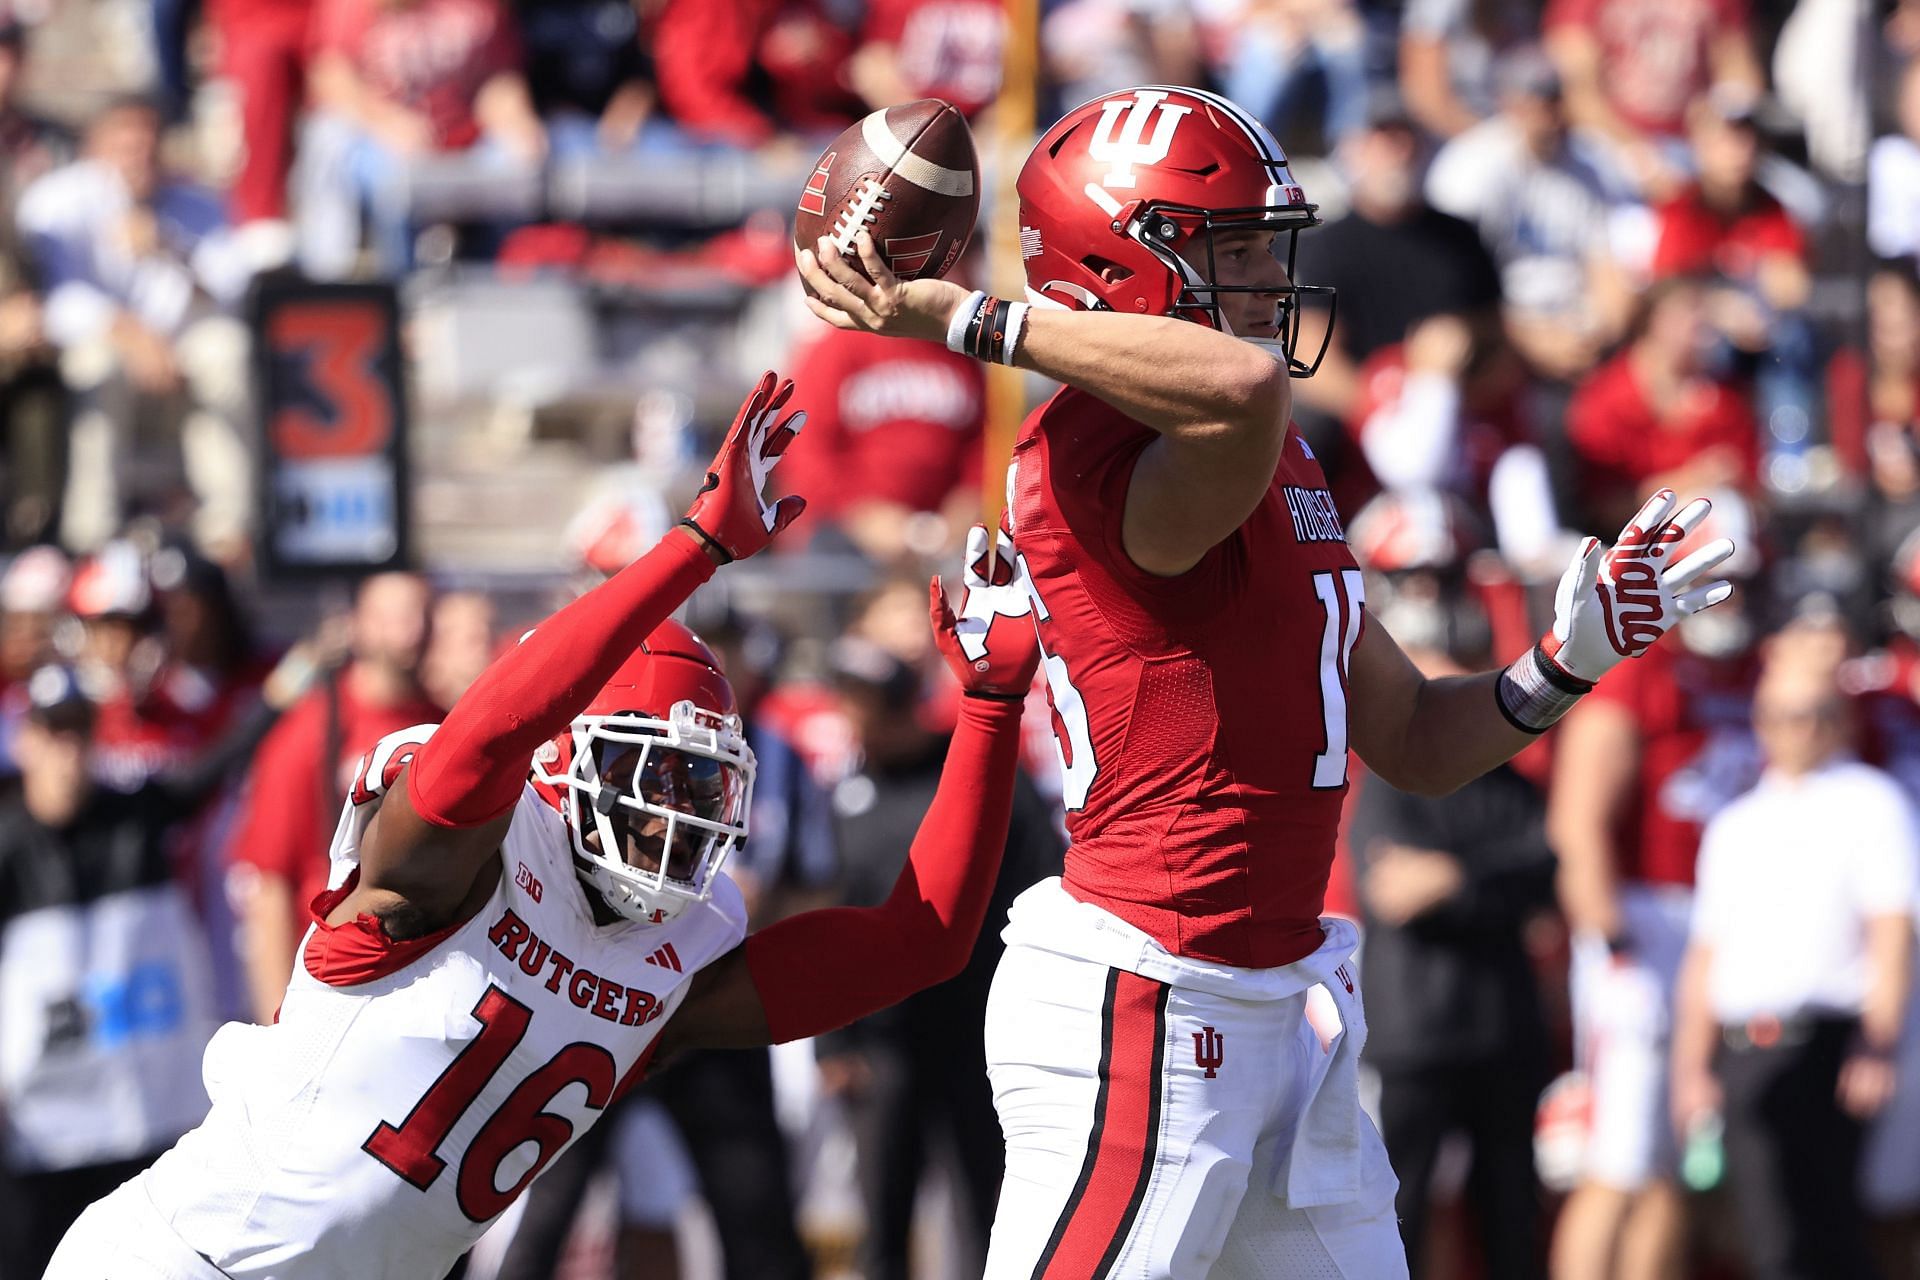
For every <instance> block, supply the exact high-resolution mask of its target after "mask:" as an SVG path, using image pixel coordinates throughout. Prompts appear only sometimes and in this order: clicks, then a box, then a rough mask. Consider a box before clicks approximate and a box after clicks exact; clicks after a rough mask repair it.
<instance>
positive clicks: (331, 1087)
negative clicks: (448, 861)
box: [145, 725, 746, 1280]
mask: <svg viewBox="0 0 1920 1280" xmlns="http://www.w3.org/2000/svg"><path fill="white" fill-rule="evenodd" d="M432 728H433V726H431V725H425V726H418V727H416V728H413V729H408V730H404V731H402V732H401V733H397V734H393V735H391V736H389V737H387V738H385V739H383V740H382V741H381V743H380V745H379V746H378V747H377V748H376V749H375V750H374V752H372V753H371V755H370V756H369V758H368V760H367V761H366V762H365V763H363V765H362V768H361V771H360V776H359V777H358V778H357V779H356V781H355V785H354V787H353V791H352V793H351V794H350V796H349V797H348V800H347V805H346V808H345V810H344V812H343V813H342V816H341V820H340V826H339V828H338V829H337V831H336V832H335V834H334V840H333V850H332V857H333V877H332V880H331V883H332V884H333V885H334V886H335V889H336V891H337V890H340V889H343V888H344V887H345V886H346V885H347V884H348V882H349V880H350V879H351V877H353V876H354V875H355V873H356V871H357V867H358V863H359V858H358V849H359V842H360V839H361V837H362V835H363V833H364V832H365V830H366V826H367V822H368V820H369V819H370V818H371V817H372V815H373V813H374V811H375V810H376V808H377V804H376V803H375V802H376V801H377V800H378V798H379V797H380V796H381V795H383V794H384V793H385V791H386V788H387V786H388V785H390V784H391V783H392V782H393V780H394V777H395V775H396V774H397V773H398V772H399V769H400V766H401V765H402V764H404V763H405V761H406V759H407V758H408V756H410V755H411V753H412V750H413V749H414V747H416V746H417V745H418V744H419V743H420V742H422V741H424V740H425V738H426V736H427V735H428V734H429V733H431V731H432ZM322 914H324V913H322ZM362 919H363V920H364V919H365V918H364V917H363V918H362ZM375 927H376V928H377V926H375ZM355 929H356V926H355V925H351V924H350V925H342V926H339V928H338V929H337V930H329V929H327V928H325V927H324V926H321V925H318V924H316V925H314V926H312V927H310V928H309V930H308V932H307V936H306V939H305V941H304V942H303V944H302V946H301V953H300V957H299V961H298V963H297V964H296V966H295V969H294V973H293V980H292V982H291V984H290V985H289V986H288V988H287V996H286V1000H285V1002H284V1003H283V1004H282V1005H281V1008H280V1017H279V1020H278V1022H277V1023H276V1024H275V1025H273V1026H270V1027H259V1026H249V1025H243V1024H239V1023H233V1024H229V1025H227V1026H226V1027H224V1028H222V1029H221V1030H220V1031H219V1033H218V1034H217V1035H215V1037H214V1039H213V1042H212V1043H211V1044H210V1045H209V1046H208V1048H207V1054H206V1060H205V1067H204V1074H205V1078H206V1086H207V1093H208V1095H209V1096H210V1097H211V1098H212V1100H213V1109H212V1111H211V1112H210V1113H209V1115H208V1117H207V1120H206V1123H204V1124H203V1125H201V1126H200V1127H199V1128H198V1129H195V1130H194V1131H193V1132H191V1133H189V1134H188V1135H187V1136H186V1137H184V1138H182V1139H181V1140H180V1143H179V1145H178V1146H177V1147H175V1148H174V1149H173V1150H172V1151H170V1152H168V1153H167V1154H166V1155H165V1156H162V1157H161V1158H160V1160H159V1161H158V1162H157V1163H156V1164H155V1165H154V1166H153V1168H152V1169H151V1170H149V1172H148V1173H147V1174H146V1175H145V1182H146V1185H147V1187H148V1190H149V1193H150V1195H151V1197H152V1199H153V1202H154V1204H155V1206H156V1207H157V1208H158V1209H159V1211H160V1213H161V1215H162V1216H163V1217H164V1218H166V1219H167V1221H168V1222H170V1223H171V1224H172V1226H173V1228H174V1230H175V1231H177V1232H178V1233H179V1235H180V1237H181V1239H182V1240H183V1241H185V1242H186V1243H187V1244H188V1245H190V1246H191V1247H192V1248H193V1249H194V1250H195V1251H196V1252H198V1253H200V1254H201V1255H203V1256H204V1257H205V1258H207V1259H208V1260H209V1261H211V1262H212V1263H213V1264H214V1265H216V1266H218V1267H219V1268H220V1269H221V1270H223V1271H225V1272H226V1273H227V1274H228V1275H229V1276H232V1277H234V1280H270V1278H271V1280H309V1278H312V1280H320V1278H322V1277H325V1278H326V1280H346V1278H347V1277H352V1280H382V1278H390V1280H434V1278H435V1277H439V1276H443V1275H445V1274H446V1273H447V1271H448V1270H449V1269H450V1268H451V1267H452V1266H453V1265H454V1263H455V1262H456V1261H457V1260H458V1259H459V1257H460V1256H461V1255H462V1254H463V1253H464V1252H465V1251H466V1250H467V1249H468V1248H469V1247H470V1246H471V1245H472V1244H473V1242H474V1241H475V1240H477V1239H479V1238H480V1236H481V1234H482V1233H483V1232H485V1231H486V1229H487V1227H488V1226H489V1225H490V1224H491V1223H492V1221H493V1219H494V1218H496V1217H497V1216H498V1215H499V1214H500V1213H501V1212H502V1211H503V1210H505V1209H506V1207H507V1206H508V1205H509V1204H511V1203H512V1202H513V1200H514V1198H515V1197H516V1196H518V1195H519V1194H520V1193H521V1192H522V1191H524V1190H525V1189H526V1187H527V1184H528V1183H530V1182H531V1181H532V1180H533V1179H534V1177H535V1176H536V1175H538V1174H539V1172H540V1171H541V1170H542V1169H544V1168H546V1166H547V1165H548V1164H550V1163H551V1162H552V1161H553V1159H554V1158H555V1157H556V1156H558V1155H559V1154H560V1153H561V1152H562V1151H563V1150H565V1149H566V1147H567V1146H568V1145H569V1144H570V1143H571V1142H572V1141H573V1139H574V1138H575V1137H577V1136H578V1135H579V1133H580V1132H581V1131H582V1130H584V1129H585V1128H586V1126H588V1125H590V1124H592V1123H593V1122H594V1121H595V1120H597V1119H598V1118H599V1117H600V1114H601V1112H602V1111H603V1110H604V1109H605V1108H606V1106H607V1105H608V1103H609V1102H610V1101H611V1100H612V1099H613V1098H614V1097H615V1096H616V1095H617V1094H618V1093H619V1092H620V1091H621V1090H622V1089H624V1088H625V1087H627V1086H628V1085H630V1084H631V1083H633V1081H634V1080H635V1079H637V1078H638V1075H639V1073H640V1071H642V1070H643V1069H644V1067H645V1062H646V1058H647V1056H648V1051H649V1047H650V1046H651V1045H652V1043H653V1041H654V1040H655V1038H656V1037H657V1036H658V1034H659V1031H660V1028H661V1027H662V1026H664V1025H665V1023H666V1019H667V1018H668V1017H670V1016H671V1015H672V1013H673V1011H674V1010H675V1009H676V1008H678V1006H679V1004H680V1002H681V1000H682V999H683V998H684V997H685V995H686V992H687V986H688V984H689V983H690V982H691V981H692V979H693V975H694V974H695V973H696V972H698V971H699V969H700V968H701V967H702V966H704V965H706V964H708V963H710V962H712V961H713V960H715V959H717V958H719V957H720V956H721V955H724V954H725V953H726V952H727V951H729V950H730V949H732V948H733V947H734V946H735V945H736V944H738V943H739V941H740V939H741V938H742V936H744V934H745V931H746V913H745V910H744V908H743V906H742V904H741V900H740V893H739V890H738V889H737V888H736V887H735V886H734V884H733V882H732V881H731V880H728V879H727V878H726V877H725V876H721V877H719V878H718V879H717V880H716V882H715V885H714V892H713V896H712V898H711V899H710V900H709V901H708V902H706V903H704V904H701V905H699V906H695V907H693V908H690V909H688V910H687V911H685V912H683V913H681V915H680V916H679V917H677V918H676V919H674V920H672V921H669V922H668V923H665V924H661V925H643V924H640V923H637V922H632V921H627V920H621V921H619V922H618V923H615V924H610V925H600V924H596V923H595V922H594V918H593V915H592V913H591V911H590V910H589V908H588V905H587V898H586V896H585V889H584V886H583V885H582V884H581V882H580V880H579V878H578V876H577V875H576V874H575V873H574V869H573V851H572V842H571V839H570V837H569V835H568V832H567V829H566V825H565V823H564V822H563V820H562V819H561V817H560V815H559V814H558V813H557V812H555V811H554V810H553V808H552V807H551V806H549V805H548V804H547V803H546V802H545V801H543V800H542V799H541V798H540V797H539V795H538V794H537V793H536V792H535V791H534V790H533V789H532V788H531V787H528V788H527V789H526V790H525V791H523V792H522V794H521V797H520V802H519V805H518V807H517V808H516V809H515V810H514V813H513V821H512V825H511V826H510V827H509V828H508V831H507V835H506V838H505V840H504V841H503V843H502V870H501V875H500V882H499V884H498V885H497V886H496V887H495V889H494V892H493V896H492V897H491V898H489V899H488V900H487V903H486V905H485V906H484V907H482V908H481V910H480V911H479V912H478V913H477V914H476V915H474V916H473V917H472V918H471V919H469V920H467V921H466V922H465V923H463V924H460V925H457V926H455V927H454V928H453V929H452V930H451V931H449V932H447V933H446V934H444V935H441V936H437V939H436V940H428V941H423V942H422V943H420V944H405V943H402V944H393V948H394V950H395V951H396V952H397V953H398V954H396V955H394V956H393V957H392V959H391V960H390V961H387V962H384V963H378V964H374V965H373V966H371V969H370V968H369V966H368V964H367V963H366V957H367V955H368V954H370V953H371V952H370V949H368V948H365V947H364V946H363V947H360V948H358V949H356V948H355V947H353V946H352V945H345V946H341V945H336V944H337V943H339V942H340V941H341V939H339V938H336V937H335V936H334V935H336V934H344V933H346V932H347V931H349V930H355ZM361 932H362V933H364V930H362V931H361ZM346 941H347V942H348V943H351V942H352V941H353V940H352V939H347V940H346ZM396 966H397V967H396Z"/></svg>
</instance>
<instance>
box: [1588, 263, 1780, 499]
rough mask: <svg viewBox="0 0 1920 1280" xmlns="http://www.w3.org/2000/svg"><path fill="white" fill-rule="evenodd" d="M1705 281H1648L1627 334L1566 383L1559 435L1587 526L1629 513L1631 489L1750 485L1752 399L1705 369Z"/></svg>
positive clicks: (1754, 445)
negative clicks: (1567, 398) (1573, 464)
mask: <svg viewBox="0 0 1920 1280" xmlns="http://www.w3.org/2000/svg"><path fill="white" fill-rule="evenodd" d="M1711 336H1712V335H1711V334H1710V332H1709V331H1708V329H1707V322H1706V290H1705V287H1704V286H1703V285H1702V284H1701V282H1700V281H1698V280H1696V279H1694V278H1693V277H1691V276H1673V277H1670V278H1668V279H1666V280H1662V281H1660V282H1658V283H1656V284H1655V285H1654V286H1653V287H1652V288H1651V289H1650V290H1648V293H1647V297H1646V301H1645V303H1644V304H1643V307H1642V311H1641V316H1640V321H1639V323H1638V325H1637V326H1636V328H1635V330H1634V335H1633V338H1632V340H1631V341H1630V342H1629V343H1628V345H1627V347H1626V348H1625V349H1624V350H1622V351H1621V352H1620V354H1618V355H1616V356H1614V357H1613V359H1611V360H1609V361H1607V362H1606V363H1605V364H1602V365H1601V366H1600V367H1599V368H1598V369H1596V370H1594V371H1593V373H1592V374H1591V375H1589V376H1588V378H1587V379H1586V381H1584V382H1582V383H1581V384H1580V386H1579V387H1578V388H1577V389H1576V390H1575V391H1574V393H1573V401H1572V403H1571V404H1570V405H1569V406H1568V408H1567V439H1568V443H1569V444H1570V445H1571V446H1572V449H1573V453H1574V457H1575V459H1576V461H1577V465H1578V468H1579V473H1580V476H1579V496H1580V500H1581V502H1582V505H1583V507H1584V511H1583V513H1582V514H1583V516H1584V519H1585V521H1586V523H1587V525H1588V526H1589V527H1593V528H1610V527H1614V526H1617V525H1619V524H1621V523H1622V522H1624V521H1625V520H1626V519H1627V517H1629V516H1631V515H1632V514H1633V511H1634V509H1635V506H1636V504H1637V502H1638V500H1639V499H1638V497H1637V495H1639V494H1642V493H1645V492H1650V491H1651V490H1653V489H1655V488H1658V487H1660V486H1662V485H1671V486H1674V487H1675V488H1676V489H1678V490H1680V491H1682V492H1687V493H1699V492H1702V491H1709V490H1713V489H1718V488H1726V487H1732V488H1736V489H1741V490H1744V491H1751V490H1752V488H1753V485H1754V476H1755V470H1756V467H1757V465H1758V453H1759V448H1758V431H1757V428H1756V427H1755V425H1754V416H1753V404H1752V401H1751V400H1750V398H1749V397H1748V395H1747V393H1746V392H1745V391H1744V390H1743V389H1741V388H1740V387H1738V386H1736V385H1735V384H1733V383H1731V382H1728V381H1725V380H1723V379H1720V378H1716V377H1715V376H1713V375H1712V374H1711V373H1710V372H1709V370H1708V368H1707V365H1706V363H1705V360H1704V355H1705V351H1706V348H1707V346H1708V344H1709V342H1710V341H1711Z"/></svg>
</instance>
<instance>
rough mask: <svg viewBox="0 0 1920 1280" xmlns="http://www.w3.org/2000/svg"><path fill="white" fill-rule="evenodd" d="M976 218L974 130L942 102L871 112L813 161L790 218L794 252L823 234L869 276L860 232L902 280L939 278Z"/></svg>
mask: <svg viewBox="0 0 1920 1280" xmlns="http://www.w3.org/2000/svg"><path fill="white" fill-rule="evenodd" d="M979 212H980V162H979V159H978V158H977V157H976V156H975V155H974V150H973V130H971V129H969V128H968V127H967V121H966V118H965V117H964V116H962V115H961V114H960V113H959V112H958V111H956V110H955V109H954V107H953V104H952V103H949V102H944V101H942V100H940V99H939V98H922V99H921V100H920V101H918V102H909V103H906V104H905V105H904V106H898V107H888V108H886V109H885V110H883V111H876V112H874V113H873V114H872V115H870V116H868V117H867V118H866V119H864V120H861V121H859V122H858V123H857V124H854V125H851V126H849V127H848V129H847V130H846V132H844V133H842V134H841V135H840V136H839V137H837V138H835V139H834V140H833V142H832V144H831V145H829V146H828V147H827V149H826V150H825V151H823V152H821V154H820V159H819V161H818V162H817V163H816V164H815V165H814V166H813V173H812V175H811V176H809V177H808V179H807V186H806V190H804V191H802V192H801V193H800V206H799V210H798V212H797V214H796V215H795V217H794V220H793V243H794V245H795V247H796V248H804V249H811V248H813V246H814V244H815V242H816V241H818V240H819V238H820V237H821V236H830V237H832V239H833V242H834V244H835V245H837V246H839V248H840V251H841V254H842V255H843V256H844V257H845V258H846V259H847V260H848V261H849V262H851V263H853V265H854V268H855V269H856V270H859V271H860V274H861V275H863V276H864V275H866V271H865V269H864V268H861V266H860V260H859V258H858V257H857V256H856V255H855V252H854V248H853V238H854V236H856V235H857V234H859V232H860V229H861V228H862V227H865V228H866V229H867V231H868V232H869V233H870V234H871V235H872V236H873V241H874V244H875V245H877V246H878V247H879V250H880V254H881V256H882V257H884V258H885V259H886V262H887V265H888V266H889V267H891V268H892V269H893V273H894V274H895V275H897V276H899V277H900V278H901V279H903V280H912V279H916V278H918V277H922V276H926V277H939V276H944V275H945V274H947V272H949V271H951V270H952V269H953V264H954V263H956V262H958V261H959V260H960V251H961V250H963V249H965V248H966V247H967V238H968V237H969V236H971V235H972V234H973V222H974V218H975V217H976V216H977V215H978V214H979Z"/></svg>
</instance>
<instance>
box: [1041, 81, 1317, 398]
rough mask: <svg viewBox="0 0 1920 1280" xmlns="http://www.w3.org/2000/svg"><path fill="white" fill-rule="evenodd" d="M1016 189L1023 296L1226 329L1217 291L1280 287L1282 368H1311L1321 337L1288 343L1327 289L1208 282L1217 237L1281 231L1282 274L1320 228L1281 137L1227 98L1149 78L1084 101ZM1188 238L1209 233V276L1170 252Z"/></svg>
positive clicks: (1045, 141)
mask: <svg viewBox="0 0 1920 1280" xmlns="http://www.w3.org/2000/svg"><path fill="white" fill-rule="evenodd" d="M1019 191H1020V254H1021V257H1022V258H1023V259H1024V260H1025V264H1026V272H1027V297H1028V299H1029V300H1030V301H1032V302H1034V303H1036V304H1039V305H1041V306H1057V307H1065V308H1067V309H1069V310H1074V311H1126V312H1133V313H1136V314H1141V315H1170V316H1179V317H1180V318H1182V319H1186V320H1194V321H1197V322H1199V323H1201V324H1206V325H1211V326H1212V327H1213V328H1216V329H1219V330H1221V331H1223V332H1231V330H1230V329H1229V328H1228V326H1227V324H1226V322H1225V320H1224V318H1223V317H1222V315H1221V312H1220V305H1219V301H1218V295H1220V294H1222V293H1254V292H1259V293H1279V294H1280V295H1281V299H1280V303H1279V312H1280V314H1279V317H1278V319H1279V331H1280V335H1279V338H1278V339H1277V342H1278V345H1279V348H1280V351H1281V353H1282V354H1283V355H1284V356H1285V358H1286V361H1287V368H1288V371H1289V372H1290V373H1292V374H1293V375H1294V376H1295V377H1298V378H1304V377H1307V376H1309V375H1310V374H1312V373H1313V371H1314V370H1315V369H1317V368H1319V367H1320V360H1321V357H1322V356H1324V355H1325V354H1326V341H1325V340H1324V339H1323V340H1322V342H1321V344H1320V350H1319V351H1318V352H1316V353H1314V356H1313V359H1312V361H1311V362H1308V361H1304V360H1302V359H1300V358H1299V354H1298V351H1297V349H1296V342H1297V339H1298V338H1299V335H1300V307H1299V299H1300V295H1302V294H1315V295H1320V296H1323V297H1325V298H1326V300H1327V303H1328V306H1329V307H1331V306H1332V305H1333V290H1332V289H1331V288H1329V287H1327V286H1325V285H1300V284H1295V285H1293V286H1292V287H1290V288H1282V289H1275V288H1273V287H1272V286H1268V285H1260V286H1253V285H1222V284H1219V283H1217V281H1218V279H1219V274H1218V271H1217V270H1216V268H1215V265H1214V256H1213V255H1214V249H1213V246H1214V236H1215V235H1217V234H1218V233H1220V232H1223V231H1248V230H1266V231H1275V232H1284V233H1286V257H1285V259H1284V261H1285V263H1286V266H1287V275H1288V278H1289V279H1291V278H1292V276H1293V266H1294V249H1295V247H1296V245H1297V244H1298V241H1299V234H1300V232H1302V231H1304V230H1305V229H1306V228H1308V227H1315V226H1318V225H1320V218H1319V213H1318V208H1317V206H1315V205H1311V204H1308V203H1307V198H1306V195H1305V193H1304V192H1302V191H1301V190H1300V185H1299V183H1297V182H1295V181H1294V178H1293V173H1292V171H1291V170H1290V169H1288V168H1287V156H1286V153H1285V152H1284V151H1282V150H1281V149H1280V144H1279V143H1277V142H1275V141H1274V139H1273V135H1272V134H1271V133H1269V132H1267V129H1266V126H1265V125H1263V124H1261V123H1260V122H1259V121H1258V120H1256V119H1255V118H1254V117H1253V116H1251V115H1249V114H1248V113H1247V112H1246V111H1244V110H1242V109H1241V108H1239V107H1237V106H1235V105H1234V104H1233V103H1231V102H1229V101H1228V100H1227V99H1225V98H1223V97H1221V96H1219V95H1218V94H1213V93H1206V92H1203V91H1202V90H1199V89H1186V88H1181V87H1179V86H1176V85H1146V86H1143V87H1141V88H1138V89H1122V90H1120V91H1118V92H1117V93H1109V94H1106V95H1104V96H1103V97H1099V98H1095V99H1094V100H1093V101H1091V102H1087V103H1083V104H1082V105H1080V106H1078V107H1075V108H1074V109H1073V110H1072V111H1069V112H1068V113H1067V114H1066V115H1065V116H1064V117H1062V118H1061V120H1060V122H1059V123H1058V124H1056V125H1054V126H1053V128H1051V129H1049V130H1047V132H1046V135H1045V136H1044V137H1042V138H1041V139H1040V141H1039V142H1038V143H1037V144H1035V146H1034V148H1033V152H1032V154H1030V155H1029V156H1028V157H1027V163H1026V165H1025V167H1023V168H1022V169H1021V170H1020V181H1019ZM1196 236H1199V237H1204V244H1205V249H1206V253H1205V256H1204V261H1205V263H1206V270H1205V271H1204V272H1202V271H1198V270H1196V269H1195V268H1193V267H1191V266H1189V265H1188V264H1187V263H1186V261H1184V260H1183V259H1182V258H1181V257H1180V253H1179V251H1180V250H1181V249H1183V248H1186V247H1187V246H1188V245H1190V244H1191V243H1192V242H1193V240H1194V238H1195V237H1196ZM1276 244H1277V242H1276ZM1275 256H1276V257H1277V256H1278V253H1277V252H1276V254H1275ZM1110 276H1111V277H1117V278H1113V279H1110V278H1109V277H1110ZM1331 333H1332V322H1331V317H1329V322H1328V334H1329V335H1331ZM1250 340H1251V339H1250Z"/></svg>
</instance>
